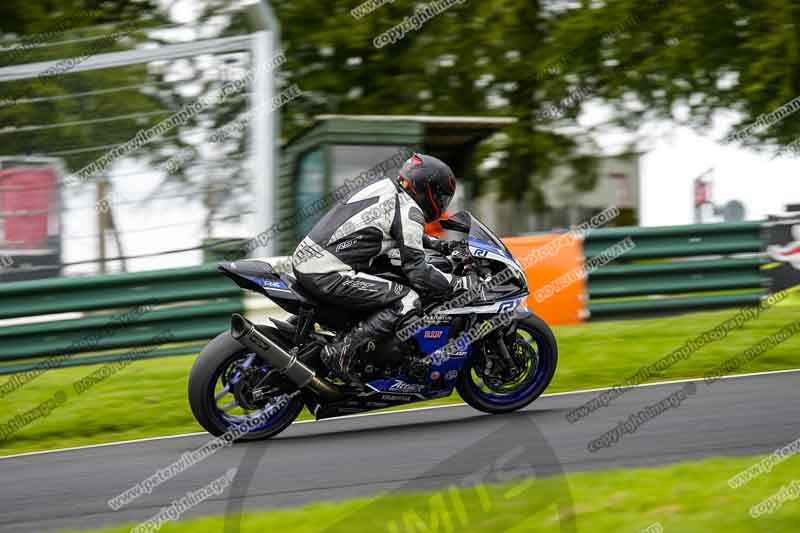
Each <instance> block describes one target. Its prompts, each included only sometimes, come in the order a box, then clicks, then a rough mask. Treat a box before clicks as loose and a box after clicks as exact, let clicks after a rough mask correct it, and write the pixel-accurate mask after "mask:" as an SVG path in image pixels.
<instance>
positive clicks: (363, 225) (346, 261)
mask: <svg viewBox="0 0 800 533" xmlns="http://www.w3.org/2000/svg"><path fill="white" fill-rule="evenodd" d="M424 224H425V218H424V215H423V213H422V211H421V210H420V208H419V207H418V206H417V204H416V203H415V202H414V200H413V199H412V198H411V197H410V196H409V195H408V194H406V193H405V192H403V190H402V189H400V188H399V187H398V186H397V185H396V184H395V182H394V181H393V180H391V179H389V178H386V179H382V180H380V181H377V182H375V183H373V184H370V185H368V186H366V187H365V188H363V189H361V190H359V191H356V192H355V193H353V194H352V195H351V196H350V197H348V198H346V199H344V200H343V201H342V202H341V203H339V204H337V205H336V206H334V207H333V208H332V209H331V210H330V211H329V212H328V213H327V214H326V215H325V216H324V217H323V218H322V219H321V220H320V221H319V222H317V224H316V225H315V226H314V227H313V228H312V230H311V232H310V233H309V234H308V236H306V237H305V238H304V239H303V241H302V242H301V243H300V245H299V246H298V247H297V249H296V250H295V252H294V254H293V255H292V266H293V268H294V271H295V275H296V277H297V280H298V282H299V283H300V284H301V285H302V286H303V287H304V288H305V289H306V290H308V291H309V292H311V293H312V294H314V295H315V296H316V297H317V298H319V299H320V300H323V301H327V302H330V303H332V304H335V305H338V306H341V307H348V308H352V309H362V310H373V309H374V310H375V313H373V314H372V315H371V316H370V317H369V318H368V319H367V320H365V321H364V322H363V323H362V324H361V327H360V330H361V336H362V337H363V338H367V337H380V336H383V335H386V334H388V333H390V332H391V331H392V329H393V327H394V325H395V324H396V323H397V321H398V320H399V319H400V318H401V317H402V316H403V315H405V314H406V313H408V312H409V311H411V310H413V309H414V308H415V306H416V305H417V302H418V300H419V298H420V294H425V295H446V294H448V293H449V292H450V291H451V290H452V286H453V284H454V282H455V280H454V279H453V277H452V276H451V275H449V274H446V273H444V272H442V271H440V270H438V269H437V268H435V267H433V266H431V265H429V264H427V263H426V262H425V252H424V249H423V242H425V244H428V243H429V242H430V240H429V238H428V237H427V236H425V235H424V231H423V230H424ZM426 247H430V246H426ZM392 249H398V250H399V251H400V260H401V264H402V269H403V272H404V273H405V275H406V277H407V279H408V282H409V284H410V286H408V285H405V284H400V283H396V282H394V281H389V280H386V279H383V278H380V277H378V276H375V275H372V274H370V273H369V272H370V270H371V267H372V266H373V263H374V262H375V261H376V259H378V258H379V257H380V256H382V255H386V254H387V253H388V252H389V251H390V250H392Z"/></svg>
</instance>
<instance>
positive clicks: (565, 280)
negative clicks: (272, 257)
mask: <svg viewBox="0 0 800 533" xmlns="http://www.w3.org/2000/svg"><path fill="white" fill-rule="evenodd" d="M503 242H504V243H505V244H506V246H508V248H509V250H511V253H512V254H513V255H514V257H515V258H516V259H517V261H519V262H520V263H521V264H522V266H523V267H526V268H525V276H526V277H527V278H528V288H529V289H530V296H529V297H528V307H530V309H531V310H532V311H533V312H534V313H536V315H538V316H539V317H541V318H542V319H543V320H544V321H545V322H547V323H548V324H550V325H556V324H578V323H580V322H582V321H583V320H584V318H585V317H586V278H585V276H583V271H582V269H583V267H584V257H583V243H582V241H581V240H580V239H578V238H574V237H573V236H572V235H571V234H564V233H561V234H547V235H530V236H527V237H507V238H505V239H503ZM537 249H538V253H534V250H537ZM545 252H546V253H545ZM562 276H563V277H562ZM559 278H561V279H560V280H559ZM556 280H559V281H558V282H556ZM537 291H539V292H537Z"/></svg>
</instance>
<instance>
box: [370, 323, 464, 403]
mask: <svg viewBox="0 0 800 533" xmlns="http://www.w3.org/2000/svg"><path fill="white" fill-rule="evenodd" d="M414 339H415V340H416V341H417V343H418V344H419V347H420V350H422V352H423V353H426V354H433V357H432V361H433V363H432V364H431V367H430V370H429V371H428V375H427V376H426V377H425V379H424V380H423V381H422V382H419V381H417V380H415V379H412V378H408V377H406V376H399V377H398V378H393V379H378V380H375V381H370V382H369V383H368V386H369V388H371V389H373V390H376V391H379V392H388V393H393V394H419V395H420V396H422V397H424V398H438V397H441V396H447V395H449V394H450V393H451V392H452V390H453V387H454V386H455V384H456V377H458V372H459V371H460V370H461V368H462V367H463V366H464V363H465V362H466V360H467V358H468V357H469V355H470V353H471V352H472V347H471V346H467V347H466V348H465V349H463V350H460V351H457V352H450V353H439V352H437V350H440V349H442V348H444V347H445V346H447V343H448V341H449V340H450V326H428V327H426V328H424V329H421V330H420V331H418V332H417V333H416V334H415V335H414ZM434 384H438V385H437V387H436V390H432V386H433V385H434Z"/></svg>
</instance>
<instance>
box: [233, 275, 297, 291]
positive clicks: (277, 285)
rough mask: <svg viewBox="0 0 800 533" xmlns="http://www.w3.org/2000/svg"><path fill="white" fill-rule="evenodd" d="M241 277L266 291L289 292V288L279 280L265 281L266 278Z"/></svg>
mask: <svg viewBox="0 0 800 533" xmlns="http://www.w3.org/2000/svg"><path fill="white" fill-rule="evenodd" d="M242 277H243V278H247V279H249V280H250V281H252V282H253V283H256V284H258V285H261V286H262V287H264V288H266V289H275V290H279V291H288V290H290V289H289V286H288V285H287V284H286V283H284V281H283V280H281V279H278V280H271V279H266V278H257V277H254V276H242Z"/></svg>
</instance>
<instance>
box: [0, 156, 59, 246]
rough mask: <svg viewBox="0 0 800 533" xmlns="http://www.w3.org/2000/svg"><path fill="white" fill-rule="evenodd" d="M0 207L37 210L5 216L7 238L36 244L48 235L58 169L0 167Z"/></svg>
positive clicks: (12, 243) (16, 209) (38, 244)
mask: <svg viewBox="0 0 800 533" xmlns="http://www.w3.org/2000/svg"><path fill="white" fill-rule="evenodd" d="M0 186H2V187H3V190H2V192H0V211H3V212H6V213H7V212H15V211H28V212H30V211H35V212H37V213H36V214H32V215H8V216H6V217H5V241H6V243H8V244H10V245H12V246H21V247H24V248H36V247H39V246H42V245H43V244H44V242H45V239H47V222H48V216H49V215H50V214H53V215H54V216H55V213H50V212H48V211H51V210H52V209H53V205H52V198H53V187H54V186H55V172H54V171H53V169H50V168H9V169H5V170H0Z"/></svg>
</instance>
